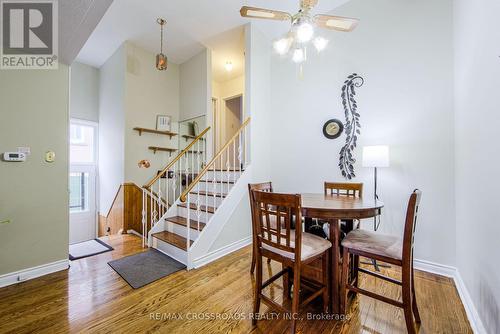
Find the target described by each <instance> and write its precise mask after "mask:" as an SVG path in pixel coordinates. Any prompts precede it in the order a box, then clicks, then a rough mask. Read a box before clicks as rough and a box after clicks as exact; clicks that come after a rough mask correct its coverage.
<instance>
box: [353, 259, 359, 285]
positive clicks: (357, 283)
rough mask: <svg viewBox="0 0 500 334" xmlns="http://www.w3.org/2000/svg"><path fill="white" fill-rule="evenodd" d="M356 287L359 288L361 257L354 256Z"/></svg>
mask: <svg viewBox="0 0 500 334" xmlns="http://www.w3.org/2000/svg"><path fill="white" fill-rule="evenodd" d="M353 268H354V273H353V277H354V286H355V287H358V286H359V255H354V265H353Z"/></svg>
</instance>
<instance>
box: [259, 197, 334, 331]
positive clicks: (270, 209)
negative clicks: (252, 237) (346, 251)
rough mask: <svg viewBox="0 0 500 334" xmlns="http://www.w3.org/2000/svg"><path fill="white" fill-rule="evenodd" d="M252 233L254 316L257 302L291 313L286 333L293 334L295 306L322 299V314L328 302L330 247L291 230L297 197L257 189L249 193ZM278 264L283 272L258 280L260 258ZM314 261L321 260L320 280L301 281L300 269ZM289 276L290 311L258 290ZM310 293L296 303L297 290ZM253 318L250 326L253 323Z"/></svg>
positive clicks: (298, 215) (297, 208)
mask: <svg viewBox="0 0 500 334" xmlns="http://www.w3.org/2000/svg"><path fill="white" fill-rule="evenodd" d="M251 195H252V196H251V198H252V206H253V208H254V209H253V214H254V215H255V219H252V222H254V225H255V226H254V230H255V231H256V235H257V248H256V250H257V274H256V282H255V299H254V314H255V315H256V314H258V313H259V308H260V303H261V301H262V302H264V303H265V304H267V305H269V306H270V307H272V308H276V309H278V310H281V311H283V312H286V313H288V312H292V316H291V317H290V318H291V320H292V324H291V328H290V332H291V333H295V328H296V318H297V316H296V315H297V313H298V311H299V305H300V306H303V305H306V304H308V303H309V302H311V301H313V300H314V299H315V298H316V297H318V296H322V297H323V308H324V311H325V312H326V311H327V309H328V302H329V278H328V274H327V273H328V254H329V249H330V248H331V247H332V244H331V243H330V241H328V240H326V239H323V238H320V237H318V236H315V235H313V234H310V233H306V232H302V229H301V228H297V229H295V230H294V229H292V225H293V224H292V223H293V219H294V217H295V219H296V221H301V197H300V195H291V194H276V193H270V192H263V191H258V190H252V191H251ZM263 256H265V257H267V258H271V259H273V260H275V261H278V262H281V263H282V265H283V269H282V270H281V271H280V272H278V273H277V274H275V275H273V276H272V277H271V278H269V279H268V280H267V281H265V282H263V279H262V257H263ZM317 259H321V260H322V272H323V279H322V282H321V283H318V282H311V281H308V280H304V281H303V282H301V275H300V274H301V271H300V270H301V266H302V265H305V264H307V263H311V262H313V261H315V260H317ZM285 274H286V277H288V276H290V277H291V276H292V275H293V296H292V301H291V309H287V308H285V307H284V306H283V305H280V304H278V303H276V302H275V301H274V300H273V299H271V298H269V297H267V296H265V295H264V294H263V293H262V290H263V289H264V288H265V287H267V286H269V285H270V284H271V283H272V282H274V281H275V280H277V279H278V278H280V277H282V276H283V277H284V280H285ZM306 289H307V290H310V291H312V293H311V294H310V295H309V296H308V297H307V298H305V300H304V301H303V302H302V303H301V304H299V302H300V297H299V293H300V292H301V290H303V291H304V290H306ZM256 321H257V319H256V317H254V319H253V320H252V325H255V324H256Z"/></svg>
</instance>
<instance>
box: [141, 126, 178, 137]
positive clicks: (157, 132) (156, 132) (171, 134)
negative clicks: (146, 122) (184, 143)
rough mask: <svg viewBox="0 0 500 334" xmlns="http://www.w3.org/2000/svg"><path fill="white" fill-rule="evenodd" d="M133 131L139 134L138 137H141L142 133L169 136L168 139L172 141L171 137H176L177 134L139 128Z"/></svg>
mask: <svg viewBox="0 0 500 334" xmlns="http://www.w3.org/2000/svg"><path fill="white" fill-rule="evenodd" d="M134 130H135V131H138V132H139V136H141V135H142V133H143V132H147V133H155V134H158V135H165V136H170V139H172V137H173V136H177V133H175V132H170V131H159V130H154V129H146V128H139V127H136V128H134Z"/></svg>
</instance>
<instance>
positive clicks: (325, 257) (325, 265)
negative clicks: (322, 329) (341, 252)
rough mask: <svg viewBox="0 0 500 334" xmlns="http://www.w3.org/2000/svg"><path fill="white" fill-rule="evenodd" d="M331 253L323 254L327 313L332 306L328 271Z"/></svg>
mask: <svg viewBox="0 0 500 334" xmlns="http://www.w3.org/2000/svg"><path fill="white" fill-rule="evenodd" d="M328 254H329V252H328V251H326V252H325V254H323V268H322V269H323V284H324V287H323V312H324V313H327V312H328V305H329V304H330V279H329V275H328V270H329V266H328V264H329V263H330V262H329V257H328Z"/></svg>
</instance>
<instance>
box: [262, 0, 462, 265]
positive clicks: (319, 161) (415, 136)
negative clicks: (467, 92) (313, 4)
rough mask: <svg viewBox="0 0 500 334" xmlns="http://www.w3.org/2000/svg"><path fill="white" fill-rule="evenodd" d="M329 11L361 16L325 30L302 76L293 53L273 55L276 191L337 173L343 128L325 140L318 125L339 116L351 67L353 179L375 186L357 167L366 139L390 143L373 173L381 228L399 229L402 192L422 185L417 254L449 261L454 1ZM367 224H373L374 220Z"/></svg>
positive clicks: (336, 177)
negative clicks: (354, 23)
mask: <svg viewBox="0 0 500 334" xmlns="http://www.w3.org/2000/svg"><path fill="white" fill-rule="evenodd" d="M335 13H336V14H337V15H342V16H350V17H358V18H360V19H361V22H360V24H359V26H358V27H357V29H356V30H355V31H354V32H352V33H348V34H345V33H339V32H325V31H322V33H323V34H324V36H326V37H327V38H328V39H330V45H329V47H328V49H327V50H325V51H324V53H323V54H320V55H314V54H312V53H310V54H309V56H310V58H309V60H308V62H307V63H306V64H305V66H304V78H303V79H302V80H301V79H299V76H298V73H297V69H296V67H295V65H294V64H293V63H291V61H289V60H286V59H281V58H280V57H278V56H277V55H274V56H273V62H272V76H271V82H272V86H271V90H272V95H271V96H272V107H271V110H270V115H271V121H270V124H272V126H273V128H272V130H271V132H272V138H271V140H270V141H269V142H270V143H272V145H270V146H271V149H272V160H271V166H272V171H271V175H272V177H271V179H272V181H273V182H274V184H275V189H277V190H279V191H287V192H321V191H322V189H323V182H324V181H326V180H330V181H342V180H343V178H342V176H341V174H340V171H339V168H338V161H339V151H340V149H341V147H342V145H343V143H344V141H345V135H342V136H341V137H340V138H338V139H336V140H328V139H326V138H325V137H324V136H323V134H322V127H323V124H324V123H325V122H326V121H327V120H328V119H331V118H338V119H340V120H342V121H344V111H343V109H342V104H341V99H340V94H341V87H342V84H343V82H344V80H345V79H346V77H347V76H348V75H349V74H351V73H353V72H356V73H358V74H361V75H362V76H363V77H364V78H365V85H364V86H363V87H361V88H359V89H358V94H357V99H358V106H359V112H360V114H361V125H362V128H361V131H362V132H361V135H360V138H359V141H358V148H357V149H356V158H357V160H358V162H357V163H356V165H355V169H356V173H357V176H358V177H357V178H356V179H355V180H353V181H361V182H364V183H365V186H366V188H365V189H366V190H365V191H366V195H367V196H369V195H370V194H372V193H373V181H372V180H373V176H372V175H373V174H372V173H373V171H372V170H369V169H365V168H362V167H361V152H362V146H364V145H375V144H387V145H389V146H390V149H391V167H390V168H387V169H382V170H380V171H379V196H380V197H381V200H382V201H384V203H385V208H384V210H383V216H382V225H381V232H386V233H391V234H395V235H402V232H403V223H404V217H405V210H406V204H407V201H408V197H409V195H410V193H411V192H412V191H413V189H414V188H417V187H418V188H420V189H421V190H422V191H423V198H422V206H421V212H420V216H419V222H418V226H417V233H416V251H415V257H416V258H418V259H424V260H429V261H433V262H437V263H442V264H448V265H454V264H455V238H454V235H455V212H454V200H453V196H454V186H453V183H454V175H453V170H454V163H453V161H454V156H453V84H452V83H453V64H452V61H451V59H453V45H452V1H451V0H443V1H434V0H421V1H411V0H371V1H364V0H352V1H350V2H349V3H347V4H345V5H343V6H341V7H339V8H338V9H336V10H335ZM382 14H383V15H382ZM423 23H425V24H423ZM267 47H268V48H270V47H271V46H270V45H267ZM259 84H262V80H261V81H259ZM363 226H364V227H365V228H369V229H371V228H373V227H372V226H373V223H372V220H368V221H366V222H365V223H364V224H363Z"/></svg>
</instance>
